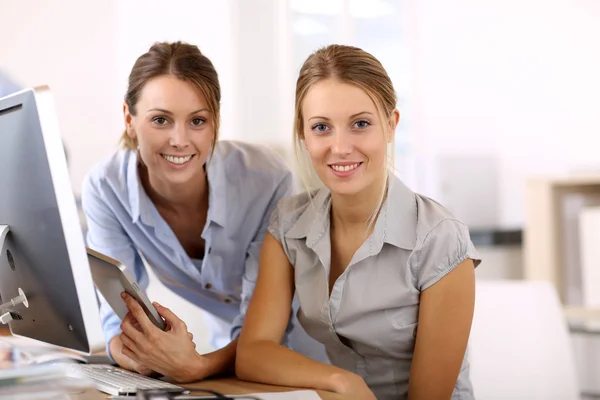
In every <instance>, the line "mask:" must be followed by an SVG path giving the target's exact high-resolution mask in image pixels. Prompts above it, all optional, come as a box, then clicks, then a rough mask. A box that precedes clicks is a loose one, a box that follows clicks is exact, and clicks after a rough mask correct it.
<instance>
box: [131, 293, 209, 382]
mask: <svg viewBox="0 0 600 400" xmlns="http://www.w3.org/2000/svg"><path fill="white" fill-rule="evenodd" d="M122 297H123V301H125V304H127V308H128V309H129V312H128V313H127V316H126V317H125V319H124V320H123V322H122V323H121V330H122V331H123V333H121V342H122V343H123V354H124V355H126V356H127V357H129V358H131V359H133V360H134V361H136V362H137V363H139V364H141V365H144V366H146V367H148V368H150V369H152V370H153V371H156V372H159V373H161V374H163V375H164V376H167V377H169V378H172V379H174V380H175V381H176V382H192V381H195V380H198V379H201V378H203V377H205V376H206V375H207V371H208V368H209V366H208V360H207V359H206V358H205V357H203V356H201V355H200V354H198V352H196V344H195V343H194V342H193V340H192V339H193V337H192V334H191V333H189V332H188V330H187V326H186V324H185V322H183V321H182V320H181V319H179V318H178V317H177V316H176V315H175V314H173V312H171V310H169V309H168V308H166V307H163V306H161V305H160V304H158V303H153V304H154V306H155V307H156V310H157V311H158V313H159V314H160V316H161V317H162V318H164V319H165V322H166V323H167V326H168V327H167V330H166V331H162V330H160V329H159V328H157V327H156V326H155V325H154V324H153V323H152V321H150V319H149V318H148V316H147V315H146V313H145V312H144V310H143V308H142V307H141V306H140V305H139V303H138V302H137V301H136V300H135V299H134V298H133V297H131V296H130V295H128V294H127V293H123V295H122Z"/></svg>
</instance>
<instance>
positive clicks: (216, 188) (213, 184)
mask: <svg viewBox="0 0 600 400" xmlns="http://www.w3.org/2000/svg"><path fill="white" fill-rule="evenodd" d="M206 173H207V177H208V190H209V192H208V215H207V218H208V220H209V221H212V222H214V223H216V224H218V225H220V226H221V227H224V226H225V224H226V221H227V201H226V200H227V186H228V185H230V184H233V183H231V182H229V181H228V179H227V171H226V170H225V165H224V162H223V160H222V158H221V157H219V153H218V152H217V151H216V149H215V152H214V153H213V155H212V156H211V157H210V159H209V160H208V161H207V162H206Z"/></svg>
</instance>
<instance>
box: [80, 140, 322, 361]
mask: <svg viewBox="0 0 600 400" xmlns="http://www.w3.org/2000/svg"><path fill="white" fill-rule="evenodd" d="M206 171H207V175H208V183H209V207H208V216H207V221H206V225H205V227H204V230H203V232H202V238H203V239H204V240H205V254H204V257H203V259H202V260H192V259H190V257H188V255H187V253H186V252H185V250H184V249H183V247H182V246H181V244H180V242H179V240H178V239H177V237H176V236H175V234H174V233H173V231H172V230H171V228H170V227H169V225H168V224H167V223H166V221H165V220H164V219H163V218H162V217H161V215H160V214H159V213H158V211H157V209H156V207H155V206H154V204H153V203H152V201H151V200H150V198H149V197H148V195H147V194H146V192H145V191H144V189H143V187H142V185H141V184H140V180H139V176H138V157H137V154H136V152H134V151H131V150H125V149H123V150H119V151H117V152H116V153H115V154H113V155H112V156H111V157H110V158H108V160H106V161H105V162H103V163H102V164H100V165H99V166H98V167H96V168H95V169H94V170H92V171H91V172H90V173H89V174H88V176H87V177H86V179H85V181H84V185H83V191H82V202H83V210H84V213H85V216H86V219H87V225H88V233H87V245H88V246H89V247H91V248H93V249H95V250H97V251H99V252H101V253H104V254H106V255H108V256H110V257H112V258H115V259H117V260H119V261H121V263H123V264H124V265H125V266H126V267H127V268H129V269H130V271H131V272H133V273H134V275H135V277H136V279H137V281H138V283H139V285H140V286H141V287H142V288H143V289H144V290H145V289H146V288H147V286H148V274H147V272H146V269H145V268H146V267H145V264H144V261H146V263H147V266H148V267H150V268H152V270H153V272H154V273H155V274H156V276H157V277H158V279H160V281H161V282H162V283H163V284H164V285H166V286H167V287H169V288H170V289H171V290H172V291H173V292H175V293H177V294H178V295H180V296H181V297H183V298H185V299H186V300H188V301H190V302H191V303H193V304H195V305H196V306H198V307H200V308H202V309H204V310H206V311H208V312H209V313H211V314H213V315H215V316H217V317H219V318H220V319H221V320H224V321H227V322H229V323H231V329H230V332H228V333H229V335H228V336H229V338H228V339H234V338H236V337H237V336H238V335H239V332H240V330H241V326H242V321H243V318H244V315H245V313H246V309H247V307H248V303H249V300H250V297H251V294H252V291H253V290H254V286H255V282H256V278H257V273H258V260H259V252H260V249H261V246H262V242H263V239H264V235H265V233H266V231H267V227H268V221H269V216H270V214H271V213H272V211H273V210H274V209H275V207H276V205H277V202H278V201H279V200H280V199H281V198H283V197H287V196H289V195H290V194H292V191H293V178H292V174H291V173H290V171H289V168H288V167H287V166H286V165H285V163H284V161H283V160H282V159H281V158H280V157H279V156H277V155H276V154H274V153H273V152H271V151H268V150H267V149H266V148H265V147H263V146H258V145H251V144H247V143H241V142H233V141H220V142H219V143H218V144H217V146H216V148H215V151H214V154H213V156H212V158H211V159H210V160H209V161H208V163H207V166H206ZM99 297H100V303H101V306H100V313H101V317H102V323H103V327H104V332H105V338H106V342H107V344H108V343H110V340H111V339H112V338H113V337H114V336H115V335H117V334H118V333H120V323H121V321H120V319H119V317H118V316H117V315H116V314H115V313H114V312H113V311H112V309H111V308H110V306H109V305H108V303H107V302H106V301H105V300H104V299H103V298H102V297H101V296H99ZM290 328H291V326H290ZM294 330H301V331H302V329H301V328H300V327H298V328H297V329H294ZM302 332H303V331H302ZM213 334H214V332H213ZM216 341H217V340H215V338H214V337H213V338H212V342H213V343H214V342H216ZM219 341H221V342H222V340H219ZM305 343H306V342H305ZM305 343H303V344H302V345H305ZM314 343H315V345H316V342H314ZM297 350H299V351H301V349H297ZM310 351H312V350H310ZM310 351H308V353H309V354H310ZM305 353H306V352H305Z"/></svg>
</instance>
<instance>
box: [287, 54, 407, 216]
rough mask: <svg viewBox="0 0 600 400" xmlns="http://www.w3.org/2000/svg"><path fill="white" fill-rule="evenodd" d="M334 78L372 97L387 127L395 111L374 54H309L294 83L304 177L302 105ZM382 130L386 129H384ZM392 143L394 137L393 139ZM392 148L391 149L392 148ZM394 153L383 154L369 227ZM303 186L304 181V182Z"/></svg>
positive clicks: (298, 152)
mask: <svg viewBox="0 0 600 400" xmlns="http://www.w3.org/2000/svg"><path fill="white" fill-rule="evenodd" d="M330 78H333V79H337V80H339V81H340V82H344V83H348V84H351V85H355V86H357V87H359V88H361V89H362V90H364V92H365V93H366V94H367V95H368V96H369V97H370V98H371V100H372V101H373V103H375V106H376V107H377V110H378V112H379V116H380V118H381V122H382V123H383V124H384V127H385V126H386V125H385V123H386V121H389V119H390V117H391V116H392V113H393V111H394V109H395V108H396V102H397V98H396V92H395V91H394V85H393V84H392V80H391V79H390V77H389V76H388V74H387V72H386V71H385V69H384V68H383V66H382V65H381V63H380V62H379V60H377V59H376V58H375V57H374V56H373V55H371V54H370V53H367V52H366V51H364V50H362V49H359V48H357V47H352V46H344V45H337V44H334V45H329V46H326V47H323V48H320V49H319V50H317V51H315V52H314V53H313V54H311V55H310V56H309V57H308V58H307V59H306V61H305V62H304V64H303V65H302V68H301V69H300V75H299V76H298V80H297V82H296V106H295V117H294V150H295V153H296V159H297V161H298V163H299V165H300V173H301V174H302V173H303V174H304V176H303V177H302V178H303V180H305V179H304V177H305V176H306V174H307V171H306V169H307V159H306V157H305V154H306V150H305V148H304V146H303V144H302V140H303V139H304V121H303V117H304V116H303V115H302V103H303V102H304V98H305V97H306V93H308V91H309V89H310V88H311V87H312V86H313V85H314V84H315V83H318V82H320V81H323V80H325V79H330ZM384 129H385V128H384ZM389 133H391V126H389V129H387V130H386V131H384V134H389ZM392 143H393V136H392ZM392 148H393V146H392ZM303 154H304V156H303ZM393 158H394V157H393V153H392V154H391V155H388V154H387V152H386V162H385V166H384V167H385V168H386V175H385V177H386V179H385V182H384V184H383V189H382V192H381V197H380V202H379V206H378V207H377V209H376V210H375V211H374V214H373V215H372V217H371V219H370V224H371V223H372V222H374V220H375V219H376V218H377V213H378V212H379V209H380V208H381V205H382V204H383V200H384V198H385V194H386V192H387V186H388V179H387V177H388V174H389V170H390V169H391V166H392V165H393ZM305 186H307V188H308V185H306V181H305Z"/></svg>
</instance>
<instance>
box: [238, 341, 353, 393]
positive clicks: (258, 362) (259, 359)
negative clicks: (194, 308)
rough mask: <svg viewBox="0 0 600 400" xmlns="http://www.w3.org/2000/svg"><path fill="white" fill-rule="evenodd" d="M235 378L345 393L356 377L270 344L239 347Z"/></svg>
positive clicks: (255, 343)
mask: <svg viewBox="0 0 600 400" xmlns="http://www.w3.org/2000/svg"><path fill="white" fill-rule="evenodd" d="M235 371H236V375H237V376H238V377H239V378H240V379H244V380H248V381H254V382H260V383H267V384H271V385H280V386H291V387H305V388H312V389H320V390H329V391H332V392H338V393H341V392H344V391H345V389H346V388H347V387H348V386H349V385H350V382H352V381H353V380H354V379H355V378H356V377H354V376H353V374H352V373H350V372H348V371H345V370H343V369H341V368H337V367H334V366H331V365H327V364H323V363H320V362H318V361H314V360H312V359H310V358H308V357H305V356H303V355H302V354H299V353H296V352H295V351H293V350H290V349H288V348H286V347H283V346H281V345H278V344H276V343H274V342H271V341H260V342H254V343H251V344H245V345H244V346H240V347H238V352H237V357H236V363H235Z"/></svg>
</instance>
